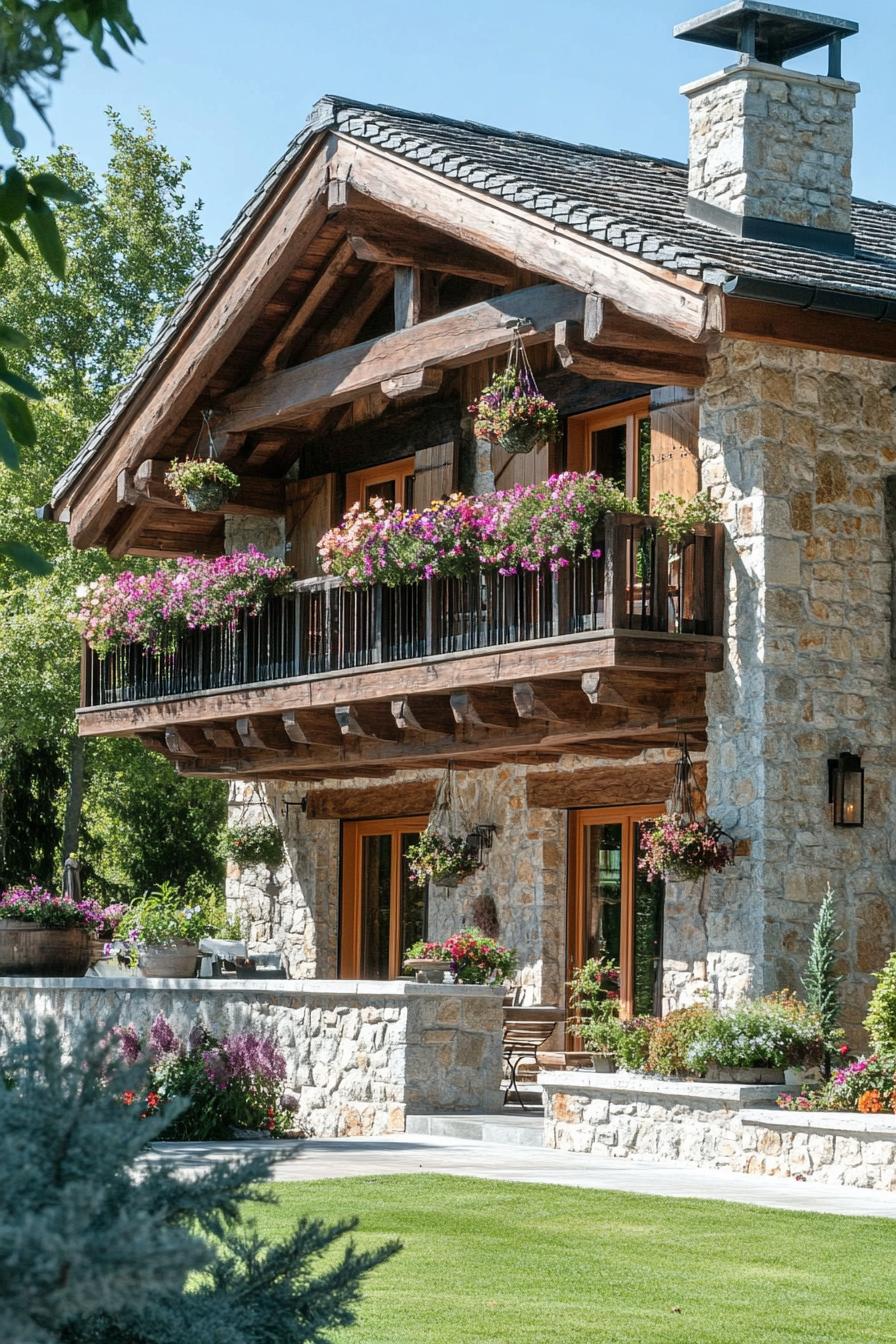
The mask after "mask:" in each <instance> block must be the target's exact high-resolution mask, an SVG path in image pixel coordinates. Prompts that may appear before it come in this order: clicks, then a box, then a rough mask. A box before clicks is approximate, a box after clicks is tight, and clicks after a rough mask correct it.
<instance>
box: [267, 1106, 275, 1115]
mask: <svg viewBox="0 0 896 1344" xmlns="http://www.w3.org/2000/svg"><path fill="white" fill-rule="evenodd" d="M273 1114H274V1108H273V1106H269V1107H268V1115H273Z"/></svg>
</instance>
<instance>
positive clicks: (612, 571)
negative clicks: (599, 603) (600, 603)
mask: <svg viewBox="0 0 896 1344" xmlns="http://www.w3.org/2000/svg"><path fill="white" fill-rule="evenodd" d="M629 532H630V529H629V528H628V527H626V526H625V524H624V523H623V521H622V517H621V516H618V515H617V514H615V513H608V514H607V515H606V517H605V518H604V542H605V545H606V554H605V556H604V625H605V626H606V628H607V629H608V630H621V629H624V628H625V627H626V626H627V625H628V624H629V619H628V609H627V605H626V584H627V579H628V575H627V568H628V566H627V557H628V541H629Z"/></svg>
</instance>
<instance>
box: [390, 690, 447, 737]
mask: <svg viewBox="0 0 896 1344" xmlns="http://www.w3.org/2000/svg"><path fill="white" fill-rule="evenodd" d="M390 708H391V710H392V717H393V719H394V720H395V723H396V726H397V727H398V728H400V729H401V730H402V731H403V732H412V733H425V734H428V735H429V736H431V737H451V736H453V734H454V727H455V719H454V715H453V714H452V712H451V707H450V705H449V704H448V702H447V701H446V700H445V698H444V696H432V697H430V698H428V699H424V698H422V697H421V698H419V699H415V700H413V701H411V700H408V699H406V698H404V697H402V698H400V699H398V700H393V701H392V703H391V706H390Z"/></svg>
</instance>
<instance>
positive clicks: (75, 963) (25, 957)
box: [0, 919, 90, 977]
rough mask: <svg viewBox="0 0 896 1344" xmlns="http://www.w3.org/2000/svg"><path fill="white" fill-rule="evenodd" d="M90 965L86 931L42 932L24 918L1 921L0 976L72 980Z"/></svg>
mask: <svg viewBox="0 0 896 1344" xmlns="http://www.w3.org/2000/svg"><path fill="white" fill-rule="evenodd" d="M89 965H90V937H89V934H88V932H87V930H86V929H84V928H69V929H42V928H41V927H40V925H38V924H34V923H32V922H30V921H26V920H23V919H0V975H46V976H57V975H58V976H66V977H75V976H79V975H83V974H84V973H85V971H86V970H87V968H88V966H89Z"/></svg>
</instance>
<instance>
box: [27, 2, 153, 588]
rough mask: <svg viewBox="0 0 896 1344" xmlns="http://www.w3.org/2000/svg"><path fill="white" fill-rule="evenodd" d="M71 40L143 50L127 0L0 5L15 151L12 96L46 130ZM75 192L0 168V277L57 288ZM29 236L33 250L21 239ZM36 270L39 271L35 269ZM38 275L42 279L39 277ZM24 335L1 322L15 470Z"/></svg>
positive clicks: (50, 176)
mask: <svg viewBox="0 0 896 1344" xmlns="http://www.w3.org/2000/svg"><path fill="white" fill-rule="evenodd" d="M72 37H81V38H82V39H83V40H84V41H86V42H88V43H89V44H90V47H91V49H92V51H93V54H94V55H95V56H96V58H97V60H98V61H100V63H101V64H103V65H108V66H111V64H112V61H111V58H110V56H109V53H108V51H107V50H106V47H105V42H106V39H107V38H112V40H113V41H114V42H116V43H117V44H118V46H119V47H120V48H121V49H122V51H126V52H131V51H132V50H133V47H134V45H135V44H136V43H137V42H142V41H143V38H142V36H141V33H140V30H139V28H138V27H137V25H136V23H135V22H134V19H133V16H132V15H131V12H130V9H129V8H128V3H127V0H0V132H2V134H3V135H4V136H5V138H6V140H7V142H8V143H9V144H10V145H11V146H12V148H13V149H14V150H23V149H24V148H25V137H24V136H23V135H22V132H21V131H20V130H19V129H18V127H17V126H16V116H15V106H14V103H13V96H14V95H15V94H16V93H18V94H20V95H21V96H23V97H24V98H25V99H26V100H27V101H28V103H30V105H31V107H32V108H33V109H34V111H35V112H37V114H38V116H40V117H41V118H42V119H43V121H44V122H45V123H46V124H47V125H48V126H49V121H48V120H47V109H48V107H49V102H50V90H51V86H52V84H53V83H54V82H55V81H58V80H59V79H61V78H62V72H63V70H64V68H65V63H66V60H67V58H68V56H69V55H70V54H71V52H72V51H73V50H74V47H73V46H72V45H71V38H72ZM84 199H85V198H84V195H83V193H82V192H81V191H80V190H79V189H78V187H77V186H76V185H75V184H74V183H73V182H72V181H70V180H69V179H68V178H66V177H64V176H63V175H61V174H60V173H58V172H56V171H54V170H53V169H51V168H46V167H45V168H42V169H41V168H37V169H36V168H34V167H33V165H30V166H26V165H25V164H24V163H23V162H21V161H19V162H16V163H12V164H8V165H6V166H4V167H0V270H2V268H3V267H5V266H6V265H7V263H8V261H9V259H10V258H11V257H17V258H18V259H19V261H20V262H22V263H24V264H25V265H28V264H30V263H31V262H32V261H33V257H34V250H35V249H36V252H37V254H38V255H39V257H40V259H41V260H42V262H43V263H44V265H45V266H46V268H47V269H48V270H49V271H50V273H51V274H52V275H53V276H55V278H56V279H57V280H64V279H65V274H66V250H65V244H64V241H63V239H62V236H61V234H60V229H59V222H58V219H57V216H56V214H55V212H54V209H53V206H54V203H59V204H63V205H81V204H83V202H84ZM29 235H30V239H29V242H30V245H26V241H25V239H26V237H28V236H29ZM39 269H40V268H39ZM41 274H43V272H42V271H41ZM28 349H29V343H28V337H27V335H26V333H25V332H24V331H23V330H22V328H20V327H17V326H16V325H15V324H14V323H13V322H10V321H8V320H7V319H6V316H5V315H4V318H3V320H2V321H0V461H2V462H3V464H4V465H5V466H6V467H9V468H11V469H12V470H17V468H18V466H19V462H20V459H21V451H20V450H21V449H22V448H26V449H32V448H34V446H35V444H36V442H37V427H36V425H35V423H34V417H33V414H32V410H31V405H30V403H31V402H36V401H39V400H40V399H41V396H42V392H41V391H40V390H39V389H38V388H37V387H36V386H35V384H34V383H33V382H32V381H31V380H30V379H29V378H27V377H23V375H22V374H21V373H20V372H17V371H16V370H15V369H13V368H10V367H9V364H8V362H7V355H6V353H5V352H6V351H11V352H20V351H22V350H28ZM0 555H5V556H6V557H7V558H8V559H9V560H11V561H12V562H13V563H15V564H16V565H19V566H21V567H22V568H24V569H26V570H27V571H29V572H30V573H32V574H46V573H47V572H48V568H49V567H48V564H47V561H46V559H45V558H44V557H42V556H41V555H40V554H39V552H38V551H36V550H35V549H34V547H32V546H29V545H28V544H27V542H24V541H22V540H20V539H19V538H8V539H6V540H5V541H4V540H0Z"/></svg>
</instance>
